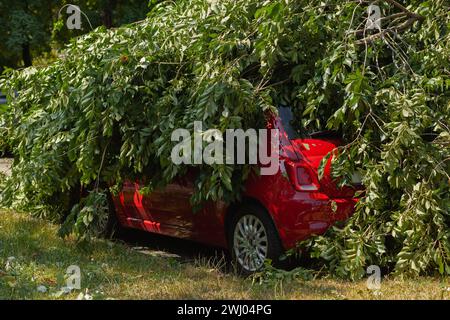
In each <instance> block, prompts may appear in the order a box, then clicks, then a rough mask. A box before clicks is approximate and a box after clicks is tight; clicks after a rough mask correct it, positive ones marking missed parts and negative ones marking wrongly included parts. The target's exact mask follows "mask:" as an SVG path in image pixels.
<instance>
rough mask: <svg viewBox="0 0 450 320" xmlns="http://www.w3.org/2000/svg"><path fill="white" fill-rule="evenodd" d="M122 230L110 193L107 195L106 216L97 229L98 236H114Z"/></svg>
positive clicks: (107, 237) (109, 237)
mask: <svg viewBox="0 0 450 320" xmlns="http://www.w3.org/2000/svg"><path fill="white" fill-rule="evenodd" d="M121 230H122V227H121V225H120V222H119V220H118V219H117V215H116V210H115V207H114V202H113V200H112V197H111V195H110V194H109V195H108V216H107V217H106V221H105V222H104V223H102V226H101V228H100V229H99V230H97V234H98V237H100V238H105V239H112V238H115V237H116V236H117V235H118V234H119V233H120V232H121Z"/></svg>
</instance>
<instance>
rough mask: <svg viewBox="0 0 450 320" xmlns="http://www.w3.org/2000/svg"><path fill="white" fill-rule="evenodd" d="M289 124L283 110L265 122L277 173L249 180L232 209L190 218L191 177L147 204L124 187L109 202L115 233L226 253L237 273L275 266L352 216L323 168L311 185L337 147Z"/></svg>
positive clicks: (209, 208)
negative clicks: (273, 132)
mask: <svg viewBox="0 0 450 320" xmlns="http://www.w3.org/2000/svg"><path fill="white" fill-rule="evenodd" d="M291 120H292V113H291V111H290V109H289V108H288V107H280V112H279V116H277V117H271V119H270V120H269V121H268V128H278V129H279V130H280V140H281V141H280V150H281V151H280V170H278V173H277V174H275V175H266V176H262V175H261V176H253V177H251V178H249V179H248V180H247V182H246V191H245V194H244V196H243V199H242V201H241V202H240V203H234V204H232V205H227V204H225V203H223V202H215V203H213V202H209V203H207V204H206V205H205V206H204V207H203V209H201V211H199V212H195V213H194V212H193V211H192V208H191V205H190V201H189V200H190V198H191V195H192V193H193V190H194V185H193V183H194V181H195V177H196V174H195V172H194V171H193V170H192V171H190V172H189V173H188V174H187V176H185V177H183V178H182V179H178V180H177V181H175V182H173V183H172V184H169V185H168V186H167V187H165V188H164V189H162V190H157V191H154V192H152V193H151V194H150V195H149V196H142V195H141V194H140V193H139V187H140V186H139V184H138V183H132V182H127V183H125V184H124V187H123V190H122V191H121V193H120V194H119V195H118V196H113V203H114V206H115V211H116V216H117V219H118V221H119V223H120V225H121V226H123V227H129V228H136V229H142V230H145V231H148V232H154V233H159V234H163V235H168V236H172V237H177V238H185V239H190V240H194V241H198V242H202V243H205V244H209V245H213V246H219V247H223V248H228V249H229V251H230V253H231V255H232V257H233V259H234V260H235V262H236V263H237V266H238V268H239V269H240V270H241V271H243V272H244V273H251V272H254V271H257V270H259V269H261V267H262V266H263V264H264V261H265V260H266V259H271V260H272V261H277V259H278V257H279V256H280V255H281V254H282V253H283V252H284V250H287V249H290V248H293V247H294V246H295V244H296V243H297V242H298V241H301V240H305V239H307V238H308V237H310V236H312V235H317V234H322V233H324V232H325V231H326V230H327V229H328V228H329V227H330V226H331V225H332V224H333V223H335V222H336V221H337V220H343V219H346V218H347V217H348V216H349V215H351V214H352V212H353V210H354V205H355V203H356V202H357V199H356V198H355V188H353V187H344V188H338V187H337V185H336V184H335V182H334V181H333V179H332V178H331V176H330V163H328V164H327V166H326V167H325V174H324V176H323V178H322V179H321V180H320V181H319V179H318V173H317V171H318V166H319V164H320V161H321V160H322V158H323V157H324V156H325V155H327V154H328V153H329V152H330V151H332V150H334V149H335V148H336V146H337V144H338V141H334V140H333V139H323V138H322V139H317V138H311V137H310V138H308V139H301V138H297V137H296V136H295V135H296V133H295V132H294V130H292V128H291V125H290V121H291ZM283 125H284V126H283ZM329 162H330V161H329Z"/></svg>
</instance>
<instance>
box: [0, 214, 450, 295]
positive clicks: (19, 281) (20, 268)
mask: <svg viewBox="0 0 450 320" xmlns="http://www.w3.org/2000/svg"><path fill="white" fill-rule="evenodd" d="M56 230H57V227H56V226H54V225H52V224H49V223H47V222H45V221H41V220H38V219H33V218H30V217H29V216H28V215H25V214H18V213H14V212H10V211H0V298H2V299H76V298H77V297H78V296H79V294H80V292H82V293H85V292H86V290H88V293H89V295H91V296H92V297H93V298H94V299H108V298H109V299H449V298H450V283H449V281H448V280H441V279H438V278H418V279H409V280H400V279H383V281H382V287H381V290H380V292H378V293H374V292H372V291H371V290H368V289H367V287H366V283H365V281H359V282H346V281H338V280H333V279H315V280H311V281H304V280H300V279H299V280H297V279H294V280H292V279H291V280H284V281H273V282H270V283H267V284H258V283H253V282H252V280H251V279H243V278H241V277H238V276H236V275H234V274H233V273H232V272H225V271H223V270H222V269H221V268H220V267H219V265H220V264H221V263H222V262H221V261H219V259H215V258H214V257H212V256H211V255H209V256H208V255H206V256H205V255H198V254H197V255H195V254H193V253H192V252H191V253H190V254H191V255H192V256H191V258H188V259H186V258H177V257H174V256H173V255H172V254H170V252H167V254H164V253H161V252H152V251H151V250H150V251H147V252H146V254H145V253H142V252H141V251H138V250H136V249H133V248H132V245H131V244H129V243H126V242H123V241H118V242H111V241H106V240H98V241H95V242H94V243H92V245H91V246H90V249H89V251H85V250H82V249H80V248H77V247H76V246H75V244H74V241H73V239H68V240H62V239H60V238H58V237H57V235H56ZM149 253H150V254H149ZM12 257H13V258H12ZM70 265H78V266H79V267H80V269H81V274H82V277H81V287H82V289H81V290H75V291H73V292H70V293H63V291H62V290H61V288H62V287H63V286H65V283H66V280H65V278H64V276H65V272H66V269H67V267H68V266H70ZM39 286H45V289H46V292H40V291H38V290H37V288H38V287H39Z"/></svg>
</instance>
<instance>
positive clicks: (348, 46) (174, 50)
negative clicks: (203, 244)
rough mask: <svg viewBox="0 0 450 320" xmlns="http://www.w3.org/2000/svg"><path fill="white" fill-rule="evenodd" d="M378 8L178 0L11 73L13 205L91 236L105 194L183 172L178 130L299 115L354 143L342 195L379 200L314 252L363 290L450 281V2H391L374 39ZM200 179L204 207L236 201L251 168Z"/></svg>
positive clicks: (9, 185) (344, 164)
mask: <svg viewBox="0 0 450 320" xmlns="http://www.w3.org/2000/svg"><path fill="white" fill-rule="evenodd" d="M368 4H369V3H367V2H365V1H351V0H345V1H342V0H339V1H338V0H330V1H327V2H323V1H319V0H317V1H316V0H308V1H306V0H295V1H291V0H275V1H263V0H221V1H213V0H184V1H177V2H169V1H168V2H163V3H161V4H159V5H157V6H155V7H154V8H153V9H152V11H151V12H150V13H149V15H148V17H147V19H145V20H144V21H142V22H140V23H136V24H132V25H128V26H124V27H120V28H117V29H113V30H107V29H105V28H98V29H96V30H95V31H94V32H91V33H88V34H86V35H84V36H81V37H80V38H79V39H78V40H77V41H74V42H73V43H71V44H70V45H69V46H68V47H67V48H66V50H65V52H64V57H63V58H61V59H59V60H58V61H56V62H55V63H54V64H52V65H49V66H47V67H45V68H38V69H36V68H28V69H25V70H23V71H20V72H12V73H10V74H8V75H7V76H6V77H4V79H3V80H2V90H7V91H8V92H9V95H10V97H13V96H14V90H17V91H18V96H17V97H16V98H14V99H13V101H12V103H11V104H10V109H9V112H8V113H7V114H5V115H4V116H3V118H2V122H3V128H4V129H3V130H6V132H7V137H8V142H9V143H10V144H11V145H12V146H13V147H14V148H15V150H16V151H15V152H16V156H17V157H16V160H15V163H14V167H13V173H12V177H11V178H10V179H8V180H7V181H6V184H5V185H4V188H3V192H2V196H3V202H4V203H5V204H6V205H9V206H11V205H13V206H16V207H19V208H22V209H27V210H29V211H31V212H34V213H35V214H41V215H46V216H52V217H55V215H56V216H57V217H66V213H67V212H68V211H70V210H72V208H74V209H73V210H72V211H71V214H70V215H69V216H68V217H67V218H66V223H65V224H64V228H63V229H64V230H63V234H67V233H68V232H72V231H75V232H76V233H78V234H79V235H81V234H83V232H86V231H87V230H89V228H88V227H89V225H90V224H91V223H93V222H95V221H96V219H97V217H98V215H99V214H100V213H99V210H97V209H98V208H103V207H104V206H101V205H98V203H99V202H102V201H103V200H102V199H104V197H101V196H99V195H100V194H101V190H102V188H106V186H111V183H112V187H110V189H111V190H117V188H118V187H119V186H120V183H121V182H122V181H123V178H124V177H134V176H140V175H142V174H146V175H148V176H150V177H151V179H150V181H149V182H148V186H147V188H148V191H149V192H151V190H152V189H153V188H157V187H159V186H162V185H164V184H167V183H168V182H170V181H171V180H172V179H173V178H174V177H176V176H177V175H181V174H183V173H184V172H185V171H186V169H187V166H186V165H181V166H177V165H174V164H173V163H172V162H171V161H170V154H171V149H172V147H173V143H172V142H171V133H172V131H173V130H174V129H176V128H188V129H192V124H193V122H194V121H197V120H201V121H203V124H204V125H203V127H204V128H205V129H211V128H214V129H218V130H220V131H222V132H223V131H224V130H225V129H226V128H244V129H246V128H251V127H253V128H258V127H261V126H262V123H263V118H264V116H263V115H264V111H265V110H267V109H271V110H275V106H277V105H278V104H289V105H291V106H292V107H293V108H294V110H295V116H296V119H297V124H298V126H299V127H302V128H309V129H325V128H328V129H333V130H339V131H340V132H342V135H343V137H344V139H345V140H346V145H345V146H343V147H341V148H340V151H339V156H338V157H334V158H333V161H332V162H333V174H334V175H335V176H336V177H340V181H341V183H343V184H344V183H347V182H348V181H349V180H350V176H351V174H352V173H354V172H355V171H359V172H361V173H362V175H363V182H364V185H365V187H366V190H365V193H363V194H361V195H360V197H361V201H360V202H359V204H358V207H357V210H356V213H355V214H354V216H353V217H352V218H351V219H349V221H347V223H346V224H345V226H336V227H335V228H333V229H332V230H330V231H329V232H328V233H327V234H326V235H325V236H321V237H315V238H314V239H312V240H311V241H309V242H308V243H306V244H303V246H306V247H308V248H309V249H310V251H311V252H312V256H313V257H315V258H317V259H319V260H320V261H323V262H326V265H327V267H328V268H329V270H330V271H332V272H334V273H335V274H337V275H339V276H346V277H353V278H358V277H361V276H362V275H364V271H365V267H366V266H368V265H371V264H377V265H379V266H382V267H384V268H386V269H388V270H394V271H395V272H398V273H408V274H424V273H432V272H440V273H441V274H444V273H450V264H449V263H450V239H449V236H450V229H449V222H450V216H449V215H450V199H449V191H450V176H449V172H450V170H449V169H450V161H449V160H450V129H449V128H450V99H449V98H450V91H449V86H450V59H449V56H450V45H449V44H450V37H449V29H450V14H449V13H450V4H449V2H448V1H447V0H436V1H416V0H412V1H408V3H407V4H406V3H403V4H402V2H400V1H398V2H397V1H392V0H386V1H378V2H377V4H378V5H379V6H380V9H381V13H382V19H381V23H382V29H381V30H376V29H375V30H369V29H367V28H366V27H365V26H366V21H367V7H368ZM224 111H225V112H224ZM199 166H201V172H202V173H201V175H200V177H199V178H198V180H197V182H196V193H195V195H194V197H193V199H192V201H193V203H194V204H198V203H201V202H202V201H204V200H216V199H224V200H225V201H234V200H236V199H237V198H238V197H239V195H240V193H241V191H242V186H243V181H245V179H246V177H247V175H248V173H249V171H250V170H251V167H250V166H248V165H241V166H238V165H234V166H232V165H226V164H224V165H213V166H207V165H199ZM80 190H82V191H80ZM74 195H78V197H74ZM82 208H84V210H83V209H82Z"/></svg>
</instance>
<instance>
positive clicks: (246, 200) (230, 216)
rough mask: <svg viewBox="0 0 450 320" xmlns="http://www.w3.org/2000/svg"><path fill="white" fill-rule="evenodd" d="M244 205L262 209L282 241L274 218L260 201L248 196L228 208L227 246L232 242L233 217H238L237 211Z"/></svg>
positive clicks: (226, 223) (226, 218)
mask: <svg viewBox="0 0 450 320" xmlns="http://www.w3.org/2000/svg"><path fill="white" fill-rule="evenodd" d="M243 205H253V206H256V207H258V208H260V209H261V210H262V211H264V212H265V213H266V215H267V216H268V217H269V220H270V221H271V222H272V226H273V227H274V229H275V231H276V235H277V236H278V239H279V240H280V241H281V238H280V234H279V231H278V228H277V225H276V223H275V221H274V219H273V216H272V215H271V214H270V211H269V210H268V209H267V208H266V206H264V204H262V203H261V201H259V200H258V199H256V198H253V197H248V196H246V197H243V198H242V199H241V200H240V201H237V202H235V203H233V204H231V205H230V206H229V207H228V208H227V211H226V214H225V223H224V228H225V237H226V242H227V246H228V244H229V240H230V239H229V237H230V234H229V228H230V225H231V222H232V221H233V217H234V216H235V215H236V213H237V210H238V209H239V208H240V207H242V206H243ZM281 243H282V241H281Z"/></svg>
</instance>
